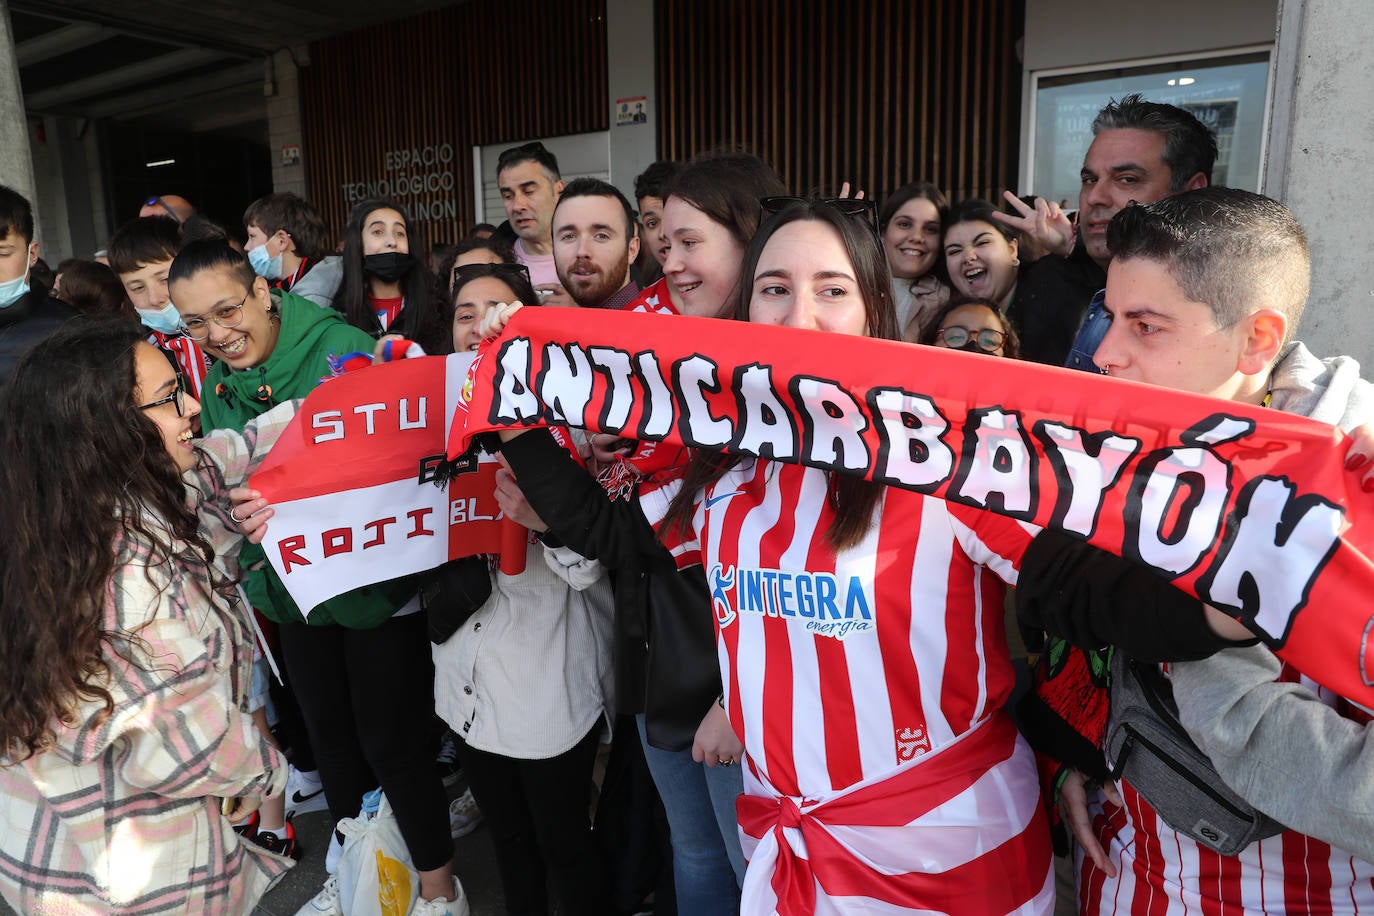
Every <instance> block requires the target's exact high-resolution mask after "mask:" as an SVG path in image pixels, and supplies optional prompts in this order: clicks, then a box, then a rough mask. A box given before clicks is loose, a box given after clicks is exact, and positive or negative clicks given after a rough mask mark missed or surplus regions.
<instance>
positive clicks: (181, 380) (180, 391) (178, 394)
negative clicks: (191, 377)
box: [138, 372, 186, 417]
mask: <svg viewBox="0 0 1374 916" xmlns="http://www.w3.org/2000/svg"><path fill="white" fill-rule="evenodd" d="M163 404H175V405H176V406H177V416H178V417H184V416H186V413H185V410H186V376H184V375H182V374H181V373H180V372H178V373H177V389H176V391H173V392H172V393H171V394H169V395H167V397H165V398H160V399H158V400H156V401H150V402H149V403H147V404H139V405H138V409H139V410H151V409H153V408H154V407H161V406H162V405H163Z"/></svg>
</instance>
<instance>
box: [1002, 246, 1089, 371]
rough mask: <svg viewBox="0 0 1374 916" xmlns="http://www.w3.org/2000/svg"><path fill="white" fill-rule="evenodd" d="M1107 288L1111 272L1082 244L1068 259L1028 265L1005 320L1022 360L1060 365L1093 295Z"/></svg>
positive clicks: (1055, 257) (1054, 257) (1050, 257)
mask: <svg viewBox="0 0 1374 916" xmlns="http://www.w3.org/2000/svg"><path fill="white" fill-rule="evenodd" d="M1106 285H1107V272H1106V271H1104V270H1103V269H1102V268H1101V267H1100V266H1098V263H1097V262H1096V261H1094V260H1093V259H1092V258H1090V257H1089V256H1088V252H1087V251H1086V250H1085V249H1084V248H1083V243H1082V242H1079V243H1078V244H1077V245H1075V246H1074V249H1073V252H1072V253H1071V254H1070V255H1069V256H1068V257H1067V258H1061V257H1059V255H1056V254H1047V255H1045V256H1044V257H1043V258H1041V259H1040V260H1038V261H1036V262H1034V263H1033V264H1030V265H1029V266H1027V267H1026V268H1025V269H1024V270H1023V271H1022V273H1021V276H1020V278H1019V279H1018V280H1017V282H1016V297H1015V298H1014V299H1013V301H1012V304H1011V310H1010V313H1009V315H1008V316H1007V317H1009V318H1010V319H1011V321H1012V324H1013V325H1014V326H1015V327H1016V333H1017V334H1018V335H1019V336H1020V338H1021V358H1022V359H1024V360H1028V361H1029V362H1033V363H1044V364H1045V365H1047V366H1062V365H1064V360H1065V359H1067V358H1068V355H1069V347H1071V346H1072V345H1073V338H1074V335H1075V334H1077V333H1078V326H1079V325H1080V324H1082V323H1083V315H1084V314H1085V313H1086V312H1087V311H1088V303H1089V302H1091V301H1092V298H1093V295H1094V294H1095V293H1096V292H1097V291H1098V290H1100V289H1102V288H1103V287H1104V286H1106Z"/></svg>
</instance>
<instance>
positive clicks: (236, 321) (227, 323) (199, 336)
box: [181, 293, 248, 340]
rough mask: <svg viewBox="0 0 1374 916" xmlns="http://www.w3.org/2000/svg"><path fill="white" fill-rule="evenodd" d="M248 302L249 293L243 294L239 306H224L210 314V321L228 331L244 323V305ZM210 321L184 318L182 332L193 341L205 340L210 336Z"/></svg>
mask: <svg viewBox="0 0 1374 916" xmlns="http://www.w3.org/2000/svg"><path fill="white" fill-rule="evenodd" d="M247 301H248V293H244V294H243V298H242V299H240V300H239V304H238V305H222V306H220V307H219V308H217V309H215V310H213V311H212V312H210V321H213V322H214V323H215V324H217V325H219V326H220V327H222V328H224V329H225V330H228V329H229V328H236V327H238V326H239V325H240V324H242V323H243V305H244V303H245V302H247ZM210 321H206V320H205V319H204V318H184V319H182V322H181V330H182V333H184V334H185V335H186V336H187V337H189V338H191V339H192V340H205V339H206V338H208V337H209V336H210Z"/></svg>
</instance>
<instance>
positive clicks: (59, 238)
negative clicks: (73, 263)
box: [26, 115, 89, 269]
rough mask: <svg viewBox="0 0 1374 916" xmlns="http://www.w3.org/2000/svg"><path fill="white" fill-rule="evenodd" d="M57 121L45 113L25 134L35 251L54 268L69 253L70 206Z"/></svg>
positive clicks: (61, 137)
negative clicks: (36, 225)
mask: <svg viewBox="0 0 1374 916" xmlns="http://www.w3.org/2000/svg"><path fill="white" fill-rule="evenodd" d="M60 120H62V119H59V118H56V117H54V116H52V115H46V116H44V117H43V119H42V120H41V121H35V122H34V125H33V128H32V129H31V131H30V133H29V150H30V159H31V161H32V163H33V183H34V191H33V194H31V195H26V196H28V198H29V202H30V203H32V204H33V212H34V216H35V218H37V219H38V220H39V221H40V222H41V223H42V224H43V231H42V232H41V233H40V234H41V235H42V240H41V242H40V244H39V246H38V247H39V254H40V256H41V257H42V258H43V260H45V261H47V262H48V266H49V267H52V268H54V269H56V267H57V262H58V261H60V260H62V259H63V258H66V257H70V256H71V255H72V253H73V252H72V237H71V232H70V226H71V223H70V221H69V220H68V218H67V214H68V211H69V210H70V209H71V207H70V206H69V200H68V197H67V185H66V182H65V180H64V176H63V174H62V153H63V141H64V138H63V136H62V134H63V130H62V125H61V124H60V123H59V121H60ZM87 253H89V252H87Z"/></svg>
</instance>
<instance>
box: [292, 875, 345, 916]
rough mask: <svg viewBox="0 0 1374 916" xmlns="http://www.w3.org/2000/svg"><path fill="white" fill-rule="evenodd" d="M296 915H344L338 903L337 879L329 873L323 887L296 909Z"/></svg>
mask: <svg viewBox="0 0 1374 916" xmlns="http://www.w3.org/2000/svg"><path fill="white" fill-rule="evenodd" d="M296 916H344V911H343V907H342V906H340V905H339V879H338V878H336V877H334V876H333V875H330V876H329V877H328V878H327V879H325V882H324V887H322V888H320V892H319V893H318V894H316V895H315V896H314V897H313V898H311V900H310V901H309V902H307V903H306V905H305V906H303V907H301V908H300V909H299V910H297V911H296Z"/></svg>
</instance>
